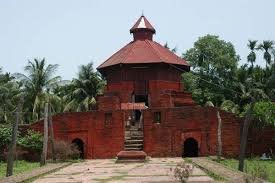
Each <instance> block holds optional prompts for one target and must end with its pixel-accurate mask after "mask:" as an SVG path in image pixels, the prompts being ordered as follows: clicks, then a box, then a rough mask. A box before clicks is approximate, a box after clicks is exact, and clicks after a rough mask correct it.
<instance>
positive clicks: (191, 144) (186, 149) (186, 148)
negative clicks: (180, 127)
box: [182, 138, 199, 157]
mask: <svg viewBox="0 0 275 183" xmlns="http://www.w3.org/2000/svg"><path fill="white" fill-rule="evenodd" d="M182 156H183V157H198V156H199V146H198V142H197V141H196V140H195V139H194V138H188V139H186V140H185V141H184V145H183V154H182Z"/></svg>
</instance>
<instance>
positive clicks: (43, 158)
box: [40, 103, 49, 166]
mask: <svg viewBox="0 0 275 183" xmlns="http://www.w3.org/2000/svg"><path fill="white" fill-rule="evenodd" d="M48 109H49V105H48V103H45V109H44V138H43V150H42V154H41V161H40V166H44V165H45V164H46V159H47V151H48V119H49V118H48Z"/></svg>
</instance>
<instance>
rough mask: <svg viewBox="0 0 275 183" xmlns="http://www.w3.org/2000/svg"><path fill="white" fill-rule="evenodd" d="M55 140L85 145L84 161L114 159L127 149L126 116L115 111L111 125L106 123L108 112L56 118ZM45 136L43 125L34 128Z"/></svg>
mask: <svg viewBox="0 0 275 183" xmlns="http://www.w3.org/2000/svg"><path fill="white" fill-rule="evenodd" d="M53 126H54V133H55V138H56V139H57V140H64V141H67V142H72V141H73V140H74V139H76V138H79V139H81V140H82V141H83V142H84V157H85V158H89V159H91V158H111V157H116V154H117V153H118V152H119V151H121V150H123V148H124V125H123V112H122V111H112V121H111V122H110V123H105V111H91V112H74V113H62V114H58V115H55V116H54V117H53ZM31 128H32V129H34V130H38V131H41V132H43V121H38V122H36V123H34V124H32V125H31Z"/></svg>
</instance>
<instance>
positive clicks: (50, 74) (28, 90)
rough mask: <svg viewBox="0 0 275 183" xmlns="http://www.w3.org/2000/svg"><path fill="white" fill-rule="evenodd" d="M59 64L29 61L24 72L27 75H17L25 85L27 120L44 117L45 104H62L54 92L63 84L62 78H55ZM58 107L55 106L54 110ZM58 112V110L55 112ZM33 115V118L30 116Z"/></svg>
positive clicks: (36, 60)
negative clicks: (54, 89)
mask: <svg viewBox="0 0 275 183" xmlns="http://www.w3.org/2000/svg"><path fill="white" fill-rule="evenodd" d="M57 68H58V65H57V64H53V65H52V64H49V65H47V64H46V60H45V59H41V60H39V59H34V60H33V61H29V62H28V64H27V65H26V66H25V68H24V70H25V72H26V74H22V73H16V74H15V76H16V78H17V79H18V80H20V82H21V83H22V85H23V87H22V88H23V91H24V95H25V97H24V101H25V103H24V106H23V108H24V112H25V113H26V114H25V115H24V117H25V118H26V119H27V120H38V119H40V118H41V117H42V115H43V109H44V103H45V102H50V103H55V104H60V103H61V102H60V101H59V100H60V99H59V97H58V96H54V94H53V92H52V90H53V88H55V87H57V86H58V85H59V84H61V82H62V81H61V77H60V76H54V74H55V72H56V71H57ZM55 107H56V105H54V108H55ZM53 111H56V110H53ZM31 113H32V116H30V114H31Z"/></svg>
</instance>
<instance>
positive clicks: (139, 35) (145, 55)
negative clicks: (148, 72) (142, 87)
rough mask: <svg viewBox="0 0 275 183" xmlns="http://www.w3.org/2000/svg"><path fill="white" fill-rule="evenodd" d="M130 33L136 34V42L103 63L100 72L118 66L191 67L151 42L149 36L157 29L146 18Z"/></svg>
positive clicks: (139, 20)
mask: <svg viewBox="0 0 275 183" xmlns="http://www.w3.org/2000/svg"><path fill="white" fill-rule="evenodd" d="M130 32H131V33H133V34H134V37H135V39H134V41H132V42H130V43H129V44H127V45H126V46H124V47H123V48H122V49H120V50H119V51H118V52H116V53H115V54H113V55H112V56H111V57H110V58H109V59H107V60H106V61H105V62H103V63H102V64H101V65H100V66H99V67H98V69H99V70H100V69H102V68H105V67H109V66H113V65H117V64H147V63H167V64H174V65H179V66H186V67H189V64H188V63H187V62H186V61H185V60H183V59H182V58H180V57H179V56H177V55H176V54H174V53H173V52H171V51H170V50H168V49H167V48H164V47H163V46H162V45H160V44H159V43H157V42H155V41H153V40H151V39H152V37H151V36H148V35H150V34H151V35H152V34H153V33H154V32H155V29H154V28H153V26H152V25H151V24H150V23H149V21H148V20H147V19H146V18H145V17H144V16H141V17H140V18H139V19H138V21H137V23H135V25H134V26H133V27H132V28H131V29H130ZM148 33H149V34H148Z"/></svg>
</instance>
